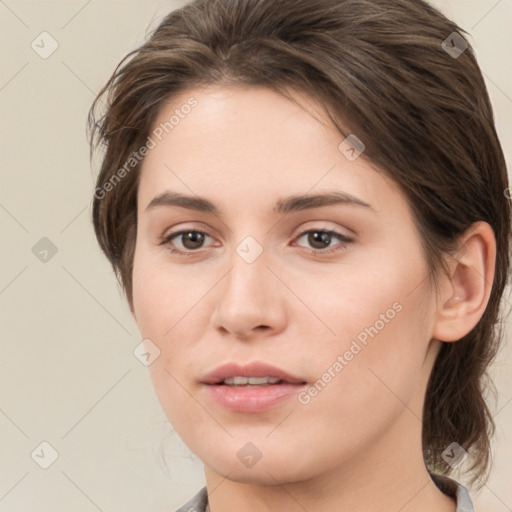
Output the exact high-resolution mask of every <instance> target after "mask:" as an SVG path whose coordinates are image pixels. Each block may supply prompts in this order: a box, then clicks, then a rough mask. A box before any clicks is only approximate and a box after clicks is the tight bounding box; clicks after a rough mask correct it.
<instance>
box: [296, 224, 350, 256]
mask: <svg viewBox="0 0 512 512" xmlns="http://www.w3.org/2000/svg"><path fill="white" fill-rule="evenodd" d="M304 237H305V238H306V241H307V244H308V245H309V246H310V247H311V252H313V253H316V254H327V253H331V252H335V251H339V250H343V249H346V247H347V245H348V244H349V243H350V242H352V241H353V240H352V239H351V238H348V237H346V236H344V235H342V234H341V233H338V232H337V231H332V230H325V229H310V230H308V231H304V232H303V233H301V234H300V235H299V236H298V238H297V239H298V240H300V239H301V238H304ZM336 239H337V240H339V241H340V242H341V243H338V244H335V245H331V242H332V241H333V240H336ZM301 247H302V246H301Z"/></svg>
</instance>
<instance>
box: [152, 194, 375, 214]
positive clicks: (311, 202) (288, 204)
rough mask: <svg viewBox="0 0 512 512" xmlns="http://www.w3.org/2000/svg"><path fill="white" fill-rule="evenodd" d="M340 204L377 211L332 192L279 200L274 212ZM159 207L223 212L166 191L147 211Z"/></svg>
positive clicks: (207, 203)
mask: <svg viewBox="0 0 512 512" xmlns="http://www.w3.org/2000/svg"><path fill="white" fill-rule="evenodd" d="M339 204H342V205H348V206H358V207H363V208H369V209H370V210H373V211H375V210H374V209H373V208H372V207H371V206H370V205H369V204H368V203H365V202H364V201H362V200H361V199H358V198H357V197H354V196H352V195H350V194H347V193H346V192H340V191H330V192H325V193H322V194H313V195H311V194H310V195H307V194H305V195H295V196H290V197H287V198H284V199H279V200H278V201H277V202H276V204H275V206H274V208H273V212H274V213H275V214H286V213H290V212H297V211H302V210H309V209H313V208H321V207H322V206H332V205H339ZM159 206H178V207H180V208H186V209H188V210H196V211H199V212H205V213H212V214H214V215H221V213H222V212H221V210H220V209H219V208H217V206H215V205H214V204H213V203H212V202H211V201H209V200H208V199H205V198H203V197H199V196H188V195H184V194H180V193H178V192H171V191H166V192H163V193H162V194H159V195H158V196H155V197H154V198H153V199H152V200H151V202H150V203H149V204H148V206H147V207H146V210H145V211H148V210H152V209H154V208H157V207H159Z"/></svg>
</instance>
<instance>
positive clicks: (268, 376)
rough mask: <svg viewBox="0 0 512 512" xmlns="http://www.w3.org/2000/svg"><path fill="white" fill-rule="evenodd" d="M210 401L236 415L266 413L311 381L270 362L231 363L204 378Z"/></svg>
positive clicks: (203, 382)
mask: <svg viewBox="0 0 512 512" xmlns="http://www.w3.org/2000/svg"><path fill="white" fill-rule="evenodd" d="M201 383H202V384H204V385H205V388H206V391H207V393H208V396H209V398H210V399H213V400H214V401H215V402H216V403H218V404H220V405H221V406H223V407H225V408H227V409H230V410H232V411H236V412H250V413H256V412H263V411H266V410H269V409H272V408H274V407H277V406H278V405H279V404H282V403H283V402H284V401H285V400H286V399H289V398H292V397H293V396H294V395H296V394H297V393H298V392H299V391H300V390H301V389H302V388H303V387H304V386H305V385H306V384H307V382H306V381H305V380H304V379H301V378H299V377H296V376H294V375H291V374H289V373H288V372H285V371H284V370H282V369H280V368H277V367H275V366H271V365H268V364H266V363H258V362H255V363H250V364H247V365H241V364H237V363H228V364H225V365H223V366H220V367H218V368H217V369H215V370H213V371H212V372H211V373H209V374H208V375H206V377H204V378H203V380H202V382H201Z"/></svg>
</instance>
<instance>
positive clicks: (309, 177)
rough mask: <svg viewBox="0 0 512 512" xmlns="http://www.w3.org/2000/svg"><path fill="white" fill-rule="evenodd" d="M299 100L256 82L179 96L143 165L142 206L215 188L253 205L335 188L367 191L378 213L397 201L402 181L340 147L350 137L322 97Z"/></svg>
mask: <svg viewBox="0 0 512 512" xmlns="http://www.w3.org/2000/svg"><path fill="white" fill-rule="evenodd" d="M294 97H295V98H296V99H297V102H298V104H297V103H295V102H294V101H291V100H290V99H288V98H286V97H284V96H282V95H281V94H278V93H277V92H275V91H272V90H270V89H267V88H263V87H253V86H250V87H248V86H231V87H221V86H208V87H205V88H196V89H188V90H185V91H182V92H181V93H180V94H179V95H176V96H175V97H173V98H172V100H171V101H168V102H166V103H165V104H164V105H163V106H162V108H161V109H160V111H159V114H158V116H157V118H156V120H155V122H154V124H153V127H152V131H151V134H150V137H152V139H153V140H154V142H155V145H154V147H153V149H151V151H150V152H149V154H148V155H147V156H146V157H145V160H144V162H143V165H142V170H141V172H142V175H141V180H140V186H139V197H140V199H141V206H145V205H147V204H148V203H149V201H150V200H151V199H152V197H153V196H154V195H155V194H157V193H161V192H162V191H163V189H165V188H166V187H168V188H171V189H172V190H177V191H179V192H181V193H187V194H188V195H190V194H191V193H192V194H200V195H203V194H204V193H206V192H208V193H210V194H211V195H213V196H215V197H216V198H217V199H218V200H219V201H221V202H222V201H224V202H227V203H232V202H233V200H234V196H236V197H238V198H239V199H240V201H241V202H242V203H243V202H244V200H245V202H246V204H249V203H251V202H252V201H253V200H254V199H256V198H257V199H259V201H260V203H261V202H262V201H263V200H264V199H265V198H274V199H275V198H277V197H281V196H283V194H285V193H287V194H304V193H306V192H308V191H311V192H317V191H319V190H321V189H333V188H337V189H341V190H342V191H343V192H346V193H349V194H352V195H354V196H359V197H361V196H364V198H365V199H364V201H365V202H372V203H373V205H374V207H375V208H376V209H377V210H378V209H379V208H380V207H381V206H380V205H381V203H383V202H385V201H386V200H387V199H390V198H391V199H392V198H393V196H395V200H396V199H397V197H396V196H397V195H400V191H399V189H398V187H397V186H396V184H395V183H394V182H392V180H391V179H390V178H389V177H387V176H385V175H384V174H383V173H382V172H377V171H376V169H375V167H374V166H373V165H372V164H371V163H370V162H369V161H367V160H366V159H365V158H364V155H363V156H361V157H359V158H357V159H356V160H354V161H350V160H349V159H347V157H346V156H345V154H344V153H343V152H342V151H340V148H339V146H340V143H342V142H343V140H344V138H345V137H344V136H343V135H341V134H340V133H339V132H338V131H337V129H336V128H335V127H334V126H333V125H332V124H331V122H330V120H329V119H328V117H327V116H326V114H325V112H323V110H322V108H321V106H320V105H319V104H318V103H317V102H316V101H315V99H313V98H311V97H309V96H307V95H305V94H303V93H298V92H297V93H295V94H294ZM377 192H378V193H377ZM387 196H390V197H387ZM398 199H400V198H398Z"/></svg>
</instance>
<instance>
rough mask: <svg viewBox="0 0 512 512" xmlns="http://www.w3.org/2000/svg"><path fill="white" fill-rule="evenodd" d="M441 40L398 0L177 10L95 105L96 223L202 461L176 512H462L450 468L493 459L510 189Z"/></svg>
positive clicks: (460, 492) (457, 64) (480, 471)
mask: <svg viewBox="0 0 512 512" xmlns="http://www.w3.org/2000/svg"><path fill="white" fill-rule="evenodd" d="M461 32H462V31H461V30H460V29H459V28H458V27H457V26H456V25H455V24H454V23H452V22H451V21H449V20H447V19H446V18H445V17H444V16H443V15H442V14H440V13H439V12H438V11H437V10H435V9H434V8H432V7H430V6H429V5H427V4H426V3H424V2H423V1H420V0H415V1H410V0H408V1H405V0H378V1H372V2H369V1H366V0H318V1H316V2H311V1H310V0H196V1H194V2H192V3H189V4H188V5H185V6H184V7H183V8H181V9H178V10H176V11H174V12H172V13H171V14H169V15H168V16H167V17H166V18H165V19H164V20H163V21H162V22H161V24H160V26H159V27H158V28H157V29H156V30H155V32H154V33H153V34H152V36H151V37H150V38H149V40H148V42H147V43H145V44H144V45H143V46H142V47H141V48H139V49H138V50H136V51H134V52H132V53H131V54H129V55H128V56H127V57H126V58H125V59H124V60H123V61H122V62H121V63H120V64H119V66H118V67H117V69H116V70H115V72H114V73H113V75H112V77H111V78H110V80H109V81H108V83H107V84H106V85H105V87H104V88H103V90H102V91H101V93H100V94H99V96H98V98H97V99H96V101H95V104H94V105H93V108H92V109H91V113H90V128H91V143H92V148H94V147H95V146H96V145H99V144H103V145H104V148H105V153H104V155H103V161H102V165H101V170H100V173H99V176H98V180H97V188H96V191H95V194H94V196H95V197H94V204H93V221H94V227H95V230H96V234H97V238H98V241H99V244H100V246H101V248H102V249H103V251H104V252H105V254H106V256H107V257H108V258H109V260H110V262H111V263H112V265H113V268H114V270H115V271H116V273H117V275H118V277H119V279H120V282H121V284H122V285H123V287H124V289H125V291H126V296H127V300H128V302H129V304H130V309H131V311H132V313H133V315H134V318H135V320H136V322H137V325H138V327H139V330H140V333H141V335H142V337H143V338H144V348H145V353H144V354H145V357H146V359H147V363H148V365H149V368H150V371H151V376H152V379H153V383H154V386H155V391H156V393H157V395H158V398H159V400H160V403H161V405H162V408H163V410H164V411H165V413H166V415H167V417H168V419H169V421H170V422H171V423H172V424H173V426H174V428H175V430H176V432H177V433H178V434H179V435H180V437H181V438H182V439H183V441H184V442H185V443H186V444H187V445H188V446H189V448H190V449H191V450H192V451H193V452H194V453H195V454H196V455H197V456H198V457H199V458H200V459H201V460H202V462H203V463H204V466H205V477H206V487H205V488H203V489H201V490H200V491H199V492H198V493H197V495H196V496H194V497H193V498H192V499H191V500H190V501H189V502H188V503H187V504H185V505H184V506H183V507H182V508H180V511H192V510H194V511H208V510H211V511H212V512H225V511H229V510H244V511H260V510H287V511H295V510H297V511H299V510H307V511H310V512H313V511H323V510H351V511H356V512H357V511H363V510H364V511H367V510H377V509H378V510H397V511H398V510H400V511H402V512H405V511H407V512H419V511H432V510H437V511H446V512H448V511H454V510H457V511H463V510H464V511H468V510H473V506H472V504H471V499H470V497H469V494H468V492H467V490H466V489H465V488H464V487H463V486H462V485H461V484H460V483H458V482H456V481H455V480H453V479H452V478H449V476H448V475H449V474H450V471H451V470H452V469H454V468H458V467H460V466H461V465H464V466H463V467H464V468H466V470H467V472H468V473H469V474H471V475H472V482H473V483H474V482H476V481H479V482H480V483H482V482H485V478H486V475H487V472H488V468H489V457H490V453H489V452H490V437H491V435H492V430H493V421H492V416H491V414H490V411H489V409H488V406H487V405H486V403H485V401H484V399H483V393H484V391H485V389H484V388H485V387H484V382H486V381H484V380H483V379H484V377H485V371H486V369H487V367H488V365H489V364H490V362H491V361H492V359H493V357H494V355H495V353H496V350H497V347H498V345H499V342H500V340H501V337H502V333H501V332H500V331H499V330H498V326H499V325H501V324H499V323H498V321H499V320H500V319H501V317H500V316H499V315H500V305H501V302H502V293H503V289H504V287H505V285H506V283H507V278H508V272H509V261H510V260H509V249H510V247H509V240H510V205H509V202H508V200H507V193H506V191H507V190H508V180H507V173H506V166H505V162H504V158H503V153H502V150H501V146H500V143H499V140H498V138H497V135H496V131H495V127H494V122H493V115H492V108H491V105H490V101H489V98H488V95H487V91H486V88H485V85H484V81H483V79H482V75H481V72H480V70H479V68H478V65H477V62H476V60H475V56H474V54H473V51H472V49H471V47H470V46H469V45H468V43H467V42H466V40H465V39H464V38H463V36H462V35H461ZM103 102H105V108H106V110H105V112H104V115H101V116H99V115H98V114H96V110H97V109H98V108H100V107H102V105H103Z"/></svg>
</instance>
